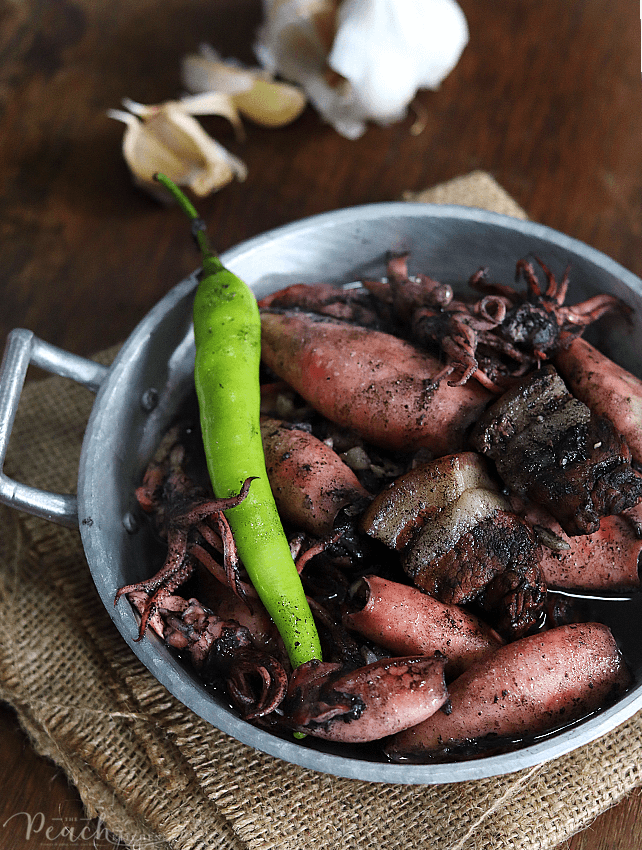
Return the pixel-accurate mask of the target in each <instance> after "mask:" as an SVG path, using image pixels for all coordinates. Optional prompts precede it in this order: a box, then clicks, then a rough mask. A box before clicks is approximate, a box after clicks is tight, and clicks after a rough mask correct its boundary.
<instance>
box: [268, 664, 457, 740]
mask: <svg viewBox="0 0 642 850" xmlns="http://www.w3.org/2000/svg"><path fill="white" fill-rule="evenodd" d="M444 661H445V659H444V658H442V657H434V656H433V657H430V656H414V657H410V658H386V659H383V660H381V661H375V662H374V663H372V664H367V665H366V666H365V667H359V668H358V669H357V670H353V671H351V672H348V673H342V672H341V665H340V664H333V663H328V662H318V661H309V662H307V663H306V664H302V665H301V666H300V667H297V669H296V670H295V671H294V673H293V674H292V676H291V677H290V685H289V687H288V693H287V696H286V699H285V701H284V703H283V709H284V711H285V712H286V718H287V722H288V723H289V724H291V725H292V728H294V729H295V730H298V731H301V732H305V733H307V734H308V735H312V736H313V737H316V738H324V739H325V740H328V741H345V742H351V743H365V742H366V741H377V740H379V739H381V738H385V737H386V736H387V735H393V734H394V733H395V732H398V731H400V730H401V729H407V728H408V727H409V726H413V725H415V724H417V723H421V722H422V720H425V719H426V718H427V717H430V715H431V714H433V713H434V712H435V711H437V709H439V708H440V707H441V706H442V705H443V704H444V703H445V702H446V700H447V698H448V693H447V690H446V683H445V681H444Z"/></svg>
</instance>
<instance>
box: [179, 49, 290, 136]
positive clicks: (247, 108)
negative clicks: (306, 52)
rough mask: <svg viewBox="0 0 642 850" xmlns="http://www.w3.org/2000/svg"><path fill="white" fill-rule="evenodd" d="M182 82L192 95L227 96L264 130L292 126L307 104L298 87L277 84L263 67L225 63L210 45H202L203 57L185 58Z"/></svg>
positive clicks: (231, 62) (244, 114)
mask: <svg viewBox="0 0 642 850" xmlns="http://www.w3.org/2000/svg"><path fill="white" fill-rule="evenodd" d="M182 79H183V83H184V85H185V87H186V88H187V89H188V90H189V91H191V92H204V93H208V94H210V95H211V96H214V97H216V96H217V95H222V94H224V95H227V96H228V97H229V99H230V101H231V102H232V103H233V104H234V107H235V108H236V109H238V111H239V112H240V113H241V114H242V115H243V116H244V117H246V118H249V119H250V120H251V121H254V123H255V124H260V125H261V126H264V127H283V126H285V125H286V124H290V123H291V122H292V121H294V120H295V119H296V118H298V117H299V115H300V114H301V113H302V112H303V110H304V109H305V106H306V103H307V98H306V96H305V94H304V92H303V91H302V89H300V88H299V87H298V86H294V85H291V84H290V83H282V82H277V81H275V80H273V79H272V78H271V75H270V74H269V73H268V72H266V71H264V70H262V69H261V68H244V67H242V66H241V65H239V63H237V62H236V61H235V60H230V59H228V60H223V59H221V58H220V56H219V54H218V53H217V52H216V51H215V50H214V49H213V48H211V47H209V46H208V45H201V52H200V54H198V55H189V56H186V57H185V58H184V60H183V64H182ZM203 96H206V95H203ZM196 97H198V95H196Z"/></svg>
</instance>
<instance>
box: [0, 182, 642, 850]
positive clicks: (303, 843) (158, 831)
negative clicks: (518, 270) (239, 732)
mask: <svg viewBox="0 0 642 850" xmlns="http://www.w3.org/2000/svg"><path fill="white" fill-rule="evenodd" d="M408 197H410V196H408ZM412 197H413V199H415V198H416V196H412ZM421 199H424V200H430V201H437V202H455V203H463V204H468V205H474V206H480V207H490V208H493V209H499V210H501V211H502V212H506V213H508V214H513V215H517V216H520V217H522V218H523V217H525V216H524V213H523V211H522V210H521V209H520V208H519V207H517V206H516V205H515V204H514V203H513V201H512V200H511V199H510V198H508V197H507V196H506V194H505V193H504V192H503V191H502V189H501V188H500V187H499V186H498V185H497V183H496V182H495V181H494V180H493V179H492V178H490V177H489V176H488V175H486V174H482V173H479V172H476V173H474V174H471V175H467V176H466V177H464V178H458V179H456V180H454V181H452V182H451V183H449V184H446V185H444V186H440V187H437V188H436V189H434V190H429V191H428V192H427V193H422V195H421ZM112 354H113V352H112ZM101 359H102V360H103V362H105V361H108V359H109V353H107V354H103V355H102V357H101ZM92 402H93V396H92V395H91V393H90V392H89V391H87V390H85V389H84V388H82V387H79V386H77V385H75V384H73V383H71V382H70V381H67V380H65V379H61V378H46V379H45V380H42V381H33V382H31V383H29V384H28V385H27V386H26V388H25V391H24V394H23V397H22V400H21V404H20V410H19V414H18V418H17V421H16V425H15V428H14V433H13V436H12V439H11V446H10V455H9V457H8V459H7V463H6V470H7V472H8V473H9V474H10V475H12V476H13V477H14V478H17V479H18V480H22V481H26V482H27V483H30V484H34V485H37V486H40V487H44V488H47V489H52V490H54V491H57V492H73V491H74V490H75V480H76V476H77V463H78V455H79V451H80V445H81V440H82V436H83V431H84V428H85V424H86V420H87V417H88V415H89V411H90V409H91V405H92ZM0 514H1V517H0V519H1V521H0V622H1V623H2V643H1V644H0V697H1V698H3V699H4V700H6V701H7V702H9V703H10V704H11V705H12V706H13V707H14V708H15V709H16V711H17V713H18V716H19V718H20V721H21V723H22V725H23V727H24V728H25V730H26V731H27V733H28V734H29V736H30V738H31V741H32V743H33V745H34V747H35V748H36V750H37V751H38V752H39V753H42V754H44V755H46V756H48V757H50V758H51V759H53V760H54V762H55V763H56V764H57V765H59V766H60V767H61V768H62V769H63V770H64V771H65V772H66V774H67V775H68V776H69V778H70V779H71V781H72V782H73V783H74V784H75V785H76V786H77V787H78V789H79V792H80V795H81V797H82V800H83V802H84V804H85V806H86V809H87V815H88V817H99V818H100V819H101V820H102V822H103V824H104V825H105V826H106V827H107V828H108V829H110V830H111V831H112V832H113V833H115V834H116V835H118V836H121V837H122V839H123V840H124V841H125V842H126V843H128V844H129V845H130V846H131V847H132V848H138V847H149V846H150V844H152V845H153V846H154V847H156V848H158V850H162V848H182V850H187V848H190V850H192V849H193V850H196V848H221V850H223V848H224V849H225V850H228V848H229V850H241V848H247V849H248V850H265V848H275V850H302V848H306V847H310V848H313V847H314V848H316V850H322V848H333V850H334V848H359V850H366V848H381V850H393V848H404V850H405V848H411V847H412V848H432V847H444V848H450V850H460V848H461V850H472V848H482V847H511V848H548V847H553V846H555V845H557V844H558V843H560V842H562V841H563V840H564V839H566V838H568V837H569V836H570V835H571V834H573V833H574V832H575V831H577V830H579V829H581V828H583V827H584V826H586V825H587V824H588V823H590V821H591V820H592V819H593V818H595V816H596V815H598V814H599V813H601V812H603V811H604V810H605V809H607V808H608V807H610V806H611V805H613V804H614V803H616V802H617V801H619V800H620V799H621V798H622V797H623V796H624V795H625V794H626V793H627V792H629V791H630V790H631V789H633V788H635V787H636V786H638V785H639V784H642V783H641V771H642V716H638V717H635V718H634V719H632V720H631V721H629V722H628V723H626V724H625V725H624V726H622V727H620V728H619V729H617V730H616V731H615V732H613V733H611V734H609V735H608V736H606V737H605V738H602V739H601V740H599V741H597V742H595V743H593V744H590V745H589V746H586V747H584V748H582V749H580V750H578V751H576V752H574V753H572V754H570V755H567V756H565V757H562V758H559V759H558V760H556V761H554V762H552V763H549V764H547V765H546V766H544V767H535V768H532V769H529V770H526V771H522V772H519V773H516V774H512V775H509V776H506V777H504V778H495V779H488V780H482V781H474V782H467V783H463V784H457V785H441V786H427V787H417V786H403V785H386V784H378V783H368V782H360V781H354V780H349V779H339V778H334V777H332V776H327V775H324V774H321V773H316V772H314V771H310V770H306V769H302V768H298V767H295V766H293V765H290V764H287V763H285V762H281V761H280V760H278V759H275V758H273V757H271V756H267V755H263V754H261V753H259V752H256V751H254V750H252V749H250V748H248V747H246V746H245V745H242V744H239V743H237V742H236V741H234V740H232V739H231V738H229V737H228V736H227V735H225V734H223V733H221V732H219V731H218V730H216V729H213V728H212V727H210V726H209V725H207V724H206V723H205V722H204V721H202V720H201V719H200V718H198V717H197V716H195V715H194V714H192V713H191V712H190V711H189V710H188V709H186V708H184V707H183V705H181V704H180V703H179V702H178V701H177V700H175V699H174V698H173V697H172V696H171V695H170V694H169V693H168V692H167V691H166V690H165V689H164V688H163V687H162V686H161V685H159V684H158V682H157V681H156V680H155V679H154V678H153V677H152V675H151V674H150V673H148V671H147V670H146V669H145V668H144V667H143V666H142V665H141V664H140V662H139V661H138V660H137V658H136V657H135V656H134V655H133V654H132V653H131V652H130V650H129V649H128V647H127V645H126V644H125V642H124V641H123V640H122V638H121V637H120V635H119V634H118V632H117V631H116V629H115V627H114V626H113V624H112V622H111V620H110V618H109V616H108V615H107V613H106V611H105V610H104V608H103V606H102V603H101V601H100V599H99V597H98V595H97V593H96V591H95V589H94V586H93V583H92V581H91V578H90V574H89V570H88V568H87V564H86V561H85V558H84V554H83V550H82V546H81V543H80V538H79V534H78V533H77V531H75V530H69V529H65V528H62V527H60V526H57V525H54V524H51V523H47V522H44V521H41V520H38V519H35V518H33V517H29V516H27V515H25V514H23V513H19V512H17V511H13V510H10V509H7V508H5V507H2V508H0Z"/></svg>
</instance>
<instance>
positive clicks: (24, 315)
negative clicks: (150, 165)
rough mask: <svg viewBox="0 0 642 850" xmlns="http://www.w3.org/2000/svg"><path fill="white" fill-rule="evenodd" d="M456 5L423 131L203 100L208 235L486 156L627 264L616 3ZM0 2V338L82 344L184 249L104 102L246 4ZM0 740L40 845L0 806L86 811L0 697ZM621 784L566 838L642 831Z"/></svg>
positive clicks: (629, 80) (104, 338) (393, 193)
mask: <svg viewBox="0 0 642 850" xmlns="http://www.w3.org/2000/svg"><path fill="white" fill-rule="evenodd" d="M460 2H461V6H462V7H463V9H464V11H465V13H466V16H467V18H468V22H469V25H470V30H471V40H470V44H469V46H468V47H467V49H466V51H465V52H464V55H463V56H462V59H461V61H460V63H459V65H458V66H457V68H456V69H455V71H454V72H453V73H452V74H451V75H450V76H449V77H448V78H447V79H446V81H445V82H444V83H443V85H442V87H441V89H440V90H439V91H438V92H423V93H421V95H420V97H419V102H420V104H421V108H422V110H423V111H424V112H425V118H426V127H425V130H424V131H423V132H422V133H421V134H420V135H413V134H412V133H411V132H410V126H411V123H412V117H409V118H408V119H407V120H405V121H402V122H400V123H398V124H395V125H393V126H389V127H385V128H383V127H371V128H370V129H369V130H368V132H367V133H366V134H365V135H364V136H363V138H361V139H359V140H356V141H348V140H346V139H344V138H342V137H341V136H339V135H338V134H337V133H336V132H335V131H334V130H333V129H332V128H331V127H329V126H328V125H325V124H323V123H322V122H321V121H320V119H319V118H318V116H317V115H316V114H315V113H314V112H313V111H312V110H311V109H308V110H307V111H306V112H305V113H304V115H303V116H302V117H301V118H300V119H299V120H298V121H297V122H296V123H295V124H293V125H291V126H289V127H287V128H284V129H278V130H267V129H260V128H258V127H256V126H250V125H248V126H247V141H246V142H245V143H244V144H242V145H241V144H239V143H238V142H236V141H235V139H234V138H233V134H232V132H231V131H230V128H229V127H228V126H227V125H226V124H225V122H224V121H223V120H222V119H204V124H205V126H206V127H207V129H208V130H210V132H212V133H213V134H214V135H216V136H217V138H218V139H219V140H220V141H221V142H222V143H223V144H225V145H226V146H227V147H228V148H229V149H230V150H232V151H233V152H234V153H236V154H238V155H239V156H241V157H242V158H243V159H244V160H245V162H246V164H247V166H248V170H249V176H248V178H247V180H246V181H245V182H244V183H234V184H231V185H230V186H228V187H227V188H225V189H224V190H223V191H221V192H220V193H218V194H215V195H212V196H210V197H208V198H206V199H204V200H203V201H201V202H200V205H199V206H200V209H201V211H202V213H203V216H204V218H205V219H206V220H207V222H208V226H209V229H210V232H211V233H212V234H213V236H214V239H215V241H216V243H217V247H218V248H219V250H224V249H226V248H228V247H230V246H232V245H234V244H236V243H238V242H239V241H241V240H243V239H245V238H247V237H250V236H253V235H255V234H257V233H260V232H261V231H264V230H266V229H268V228H271V227H274V226H276V225H280V224H283V223H286V222H289V221H292V220H294V219H297V218H300V217H302V216H306V215H309V214H312V213H317V212H322V211H325V210H331V209H334V208H337V207H342V206H347V205H353V204H359V203H366V202H373V201H386V200H392V199H398V198H399V197H400V196H401V194H402V193H403V192H404V191H405V190H420V189H423V188H425V187H428V186H431V185H434V184H436V183H438V182H441V181H444V180H446V179H449V178H451V177H454V176H457V175H461V174H465V173H468V172H470V171H471V170H473V169H484V170H487V171H489V172H490V173H491V174H492V175H493V176H494V177H495V178H496V179H497V180H498V181H499V183H500V184H501V185H502V186H503V187H504V188H505V189H506V190H507V191H508V192H509V193H510V194H511V195H512V196H513V197H514V198H515V200H516V201H517V202H518V203H520V204H521V205H522V206H523V207H524V208H525V209H526V211H527V212H528V214H529V216H530V217H531V218H533V219H535V220H538V221H540V222H543V223H545V224H547V225H550V226H552V227H554V228H556V229H558V230H561V231H564V232H566V233H568V234H570V235H571V236H574V237H577V238H579V239H581V240H584V241H585V242H588V243H589V244H591V245H592V246H594V247H595V248H598V249H600V250H602V251H604V252H605V253H607V254H609V255H610V256H612V257H613V258H614V259H616V260H617V261H619V262H620V263H622V264H623V265H624V266H625V267H627V268H628V269H630V270H631V271H633V272H635V273H636V274H638V275H642V250H641V249H642V145H641V144H640V142H641V135H640V132H641V129H642V117H641V112H640V101H639V95H640V76H639V70H638V67H639V66H638V62H639V43H640V30H639V25H640V24H639V18H638V14H637V9H636V7H635V4H633V3H631V2H630V0H537V2H534V0H505V2H503V3H487V2H485V0H460ZM0 11H1V13H2V18H1V21H2V26H1V28H0V51H1V57H2V61H1V63H0V103H1V114H2V140H1V143H0V185H1V189H0V204H1V207H2V215H1V216H0V227H1V228H2V238H1V239H0V286H1V291H2V311H1V312H0V339H4V337H5V336H6V334H7V332H8V331H10V330H11V329H12V328H13V327H17V326H23V327H27V328H29V329H31V330H33V331H34V332H35V333H36V334H37V335H38V336H40V337H42V338H44V339H45V340H47V341H49V342H52V343H55V344H57V345H59V346H61V347H63V348H65V349H67V350H69V351H73V352H76V353H78V354H81V355H88V354H90V353H92V352H95V351H97V350H100V349H103V348H106V347H107V346H110V345H112V344H114V343H116V342H119V341H121V340H123V339H124V338H125V337H126V336H127V335H128V334H129V332H130V331H131V330H132V329H133V327H134V325H135V324H136V323H137V322H138V320H139V319H140V318H142V316H144V315H145V313H146V312H147V311H148V310H149V309H150V308H151V307H152V305H153V304H154V303H155V302H156V301H157V300H158V299H159V298H160V297H161V296H162V295H163V294H164V293H165V292H166V291H167V290H168V289H169V288H170V287H171V286H172V285H173V284H174V283H176V282H177V281H179V280H180V279H181V278H182V277H184V276H185V274H186V273H187V272H189V271H191V270H192V269H193V268H194V267H195V266H196V265H197V260H196V257H195V254H194V251H193V247H192V245H191V243H190V241H189V240H186V238H185V223H184V220H183V218H182V217H181V216H180V214H179V212H178V211H177V210H173V211H168V210H165V209H163V208H162V207H161V206H160V205H158V204H157V203H156V202H154V201H153V200H151V199H150V198H149V197H147V196H146V195H145V194H143V193H142V192H140V191H138V190H136V189H135V188H134V187H133V186H132V184H131V182H130V179H129V175H128V172H127V170H126V167H125V165H124V162H123V159H122V157H121V152H120V142H121V137H122V131H123V128H122V125H119V124H117V123H116V122H115V121H112V120H110V119H109V118H107V117H106V114H105V113H106V110H107V109H108V108H110V107H118V106H119V104H120V100H121V98H122V97H125V96H127V97H131V98H134V99H136V100H138V101H141V102H143V103H155V102H159V101H162V100H165V99H168V98H171V97H176V96H177V95H178V94H180V91H181V87H180V79H179V66H180V60H181V57H182V56H183V55H184V54H186V53H188V52H191V51H194V50H195V49H196V48H197V46H198V44H199V42H201V41H203V40H208V41H211V42H212V43H213V44H214V45H215V46H216V47H217V48H218V49H219V50H220V51H221V52H222V53H223V54H224V55H231V56H232V55H233V56H236V57H238V58H239V59H241V60H244V61H247V62H251V61H253V57H252V51H251V43H252V37H253V33H254V32H255V29H256V26H257V24H258V22H259V20H260V15H261V10H260V6H259V2H258V0H207V2H204V0H191V2H187V0H156V2H153V3H152V2H150V0H109V2H108V0H55V1H54V2H43V0H24V2H22V3H11V2H4V3H0ZM0 748H1V751H2V753H3V758H2V759H1V760H0V834H1V836H2V838H1V842H2V846H3V847H5V848H12V850H23V848H35V847H44V846H45V844H46V846H47V847H52V848H53V847H63V846H69V837H68V836H67V838H65V837H64V836H61V837H59V838H52V839H49V840H47V841H46V842H44V839H43V837H42V836H40V837H38V836H37V835H36V834H35V833H33V834H32V835H31V836H29V835H28V832H27V829H26V824H25V818H23V817H22V818H21V817H14V818H11V816H12V815H14V814H16V813H17V812H24V811H27V812H30V813H31V814H32V816H34V817H35V816H36V814H37V813H42V817H43V818H44V821H45V822H46V823H47V824H48V825H51V826H53V827H56V826H61V825H62V824H63V823H64V822H65V821H64V820H63V819H68V820H67V823H69V822H72V823H73V822H75V823H77V825H78V826H79V827H82V825H83V822H82V820H81V819H82V817H83V812H82V807H81V804H80V802H79V799H78V796H77V794H76V792H75V790H74V789H73V788H71V787H70V786H69V785H68V784H67V781H66V779H65V778H64V776H63V775H62V774H61V772H60V771H59V770H57V769H56V768H55V767H53V766H52V764H50V763H49V762H47V761H45V760H44V759H41V758H40V757H38V756H37V755H36V754H35V753H34V752H33V751H32V750H31V749H30V747H29V744H28V742H27V741H26V739H25V737H24V735H23V733H22V732H21V731H20V729H19V728H18V726H17V723H16V720H15V716H14V715H13V712H12V711H11V710H10V709H9V708H8V707H4V708H2V709H1V710H0ZM640 800H641V798H640V795H638V794H633V795H632V796H631V797H630V799H628V800H625V801H624V802H622V803H621V804H620V805H618V806H617V807H616V808H615V809H613V810H611V811H610V812H608V813H606V814H605V815H603V816H602V817H600V818H599V819H598V820H597V821H596V822H595V823H594V824H593V825H592V826H591V827H590V828H589V829H587V830H586V831H585V832H583V833H581V834H579V835H577V836H575V837H574V838H573V839H572V840H571V841H570V844H569V846H570V847H571V848H572V850H580V848H581V850H598V848H607V847H608V848H611V850H616V848H622V850H624V848H627V850H631V848H637V847H642V818H639V817H637V815H638V814H639V812H640V810H641V808H642V807H641V803H640ZM9 819H10V820H9ZM69 819H70V820H69ZM99 831H100V830H99ZM53 834H55V830H54V833H52V835H53ZM85 834H88V833H85ZM91 843H92V842H91V840H88V841H87V842H85V844H84V846H87V847H89V846H91ZM74 846H83V844H82V842H76V844H75V845H74ZM96 846H99V847H103V846H104V847H107V846H113V838H111V839H110V838H109V837H106V836H102V837H99V838H98V839H97V841H96Z"/></svg>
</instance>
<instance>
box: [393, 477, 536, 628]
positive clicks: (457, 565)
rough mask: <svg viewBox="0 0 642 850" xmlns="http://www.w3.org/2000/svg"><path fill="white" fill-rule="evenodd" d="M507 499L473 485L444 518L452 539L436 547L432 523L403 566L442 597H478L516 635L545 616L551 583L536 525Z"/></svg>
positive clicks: (460, 600)
mask: <svg viewBox="0 0 642 850" xmlns="http://www.w3.org/2000/svg"><path fill="white" fill-rule="evenodd" d="M503 505H504V502H503V499H502V498H501V497H499V496H498V497H496V498H495V499H491V498H489V497H488V496H487V495H485V494H483V492H482V493H480V492H479V491H476V490H470V491H468V492H467V493H465V494H464V495H463V496H462V497H460V499H458V500H457V502H455V503H454V505H453V506H452V508H450V509H449V510H447V511H444V516H443V517H441V518H440V525H441V527H442V528H443V529H444V532H445V533H444V534H443V537H442V539H443V540H444V542H445V541H446V540H448V543H447V545H443V546H439V545H438V546H437V547H435V542H436V540H435V538H436V533H435V531H436V530H435V529H434V528H432V527H430V528H429V529H427V530H426V531H427V533H423V534H421V535H419V537H418V539H417V540H416V541H415V544H414V545H413V546H412V547H410V549H409V550H408V552H407V555H406V557H405V558H404V568H405V570H406V572H407V573H408V575H410V576H411V577H412V580H413V581H414V583H415V584H416V585H417V586H418V587H421V588H422V589H424V590H425V591H426V592H427V593H430V594H431V596H434V597H435V598H436V599H439V600H440V601H441V602H445V603H448V604H455V605H465V604H468V603H472V602H475V603H476V605H478V606H479V607H480V608H481V609H482V610H483V611H484V612H485V613H486V615H487V616H488V619H489V621H490V622H491V623H492V625H493V626H494V627H495V628H496V629H497V631H498V632H499V633H500V634H502V635H504V636H505V637H506V638H508V639H509V640H515V639H516V638H518V637H521V636H522V635H524V634H526V633H527V632H528V631H530V630H531V629H532V628H534V627H536V626H537V625H538V624H539V623H540V622H541V617H542V614H543V610H544V606H545V603H546V584H545V582H544V579H543V578H542V574H541V570H540V568H539V559H540V556H541V549H540V547H539V545H538V543H537V540H536V539H535V536H534V534H533V532H532V530H531V528H530V527H529V526H528V525H527V524H526V523H525V522H524V521H523V520H522V519H521V518H520V517H518V516H517V515H516V514H514V513H512V512H511V511H510V510H506V509H505V508H504V506H503ZM437 534H438V533H437ZM439 536H441V535H439ZM449 538H450V539H449Z"/></svg>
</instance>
